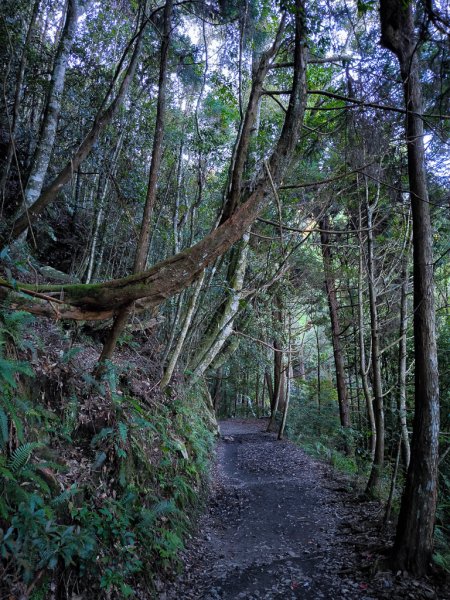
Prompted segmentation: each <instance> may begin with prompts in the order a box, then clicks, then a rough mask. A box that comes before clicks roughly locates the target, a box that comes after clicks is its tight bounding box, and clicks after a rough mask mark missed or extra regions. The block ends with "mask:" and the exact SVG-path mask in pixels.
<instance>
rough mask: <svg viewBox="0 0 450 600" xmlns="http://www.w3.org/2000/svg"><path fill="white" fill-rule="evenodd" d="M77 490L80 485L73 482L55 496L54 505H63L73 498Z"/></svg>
mask: <svg viewBox="0 0 450 600" xmlns="http://www.w3.org/2000/svg"><path fill="white" fill-rule="evenodd" d="M77 491H78V486H77V484H76V483H73V484H72V485H71V486H70V488H68V489H67V490H64V491H63V492H62V493H61V494H59V496H56V498H53V500H52V506H61V505H62V504H65V503H66V502H67V501H68V500H70V498H72V496H73V495H74V494H76V493H77Z"/></svg>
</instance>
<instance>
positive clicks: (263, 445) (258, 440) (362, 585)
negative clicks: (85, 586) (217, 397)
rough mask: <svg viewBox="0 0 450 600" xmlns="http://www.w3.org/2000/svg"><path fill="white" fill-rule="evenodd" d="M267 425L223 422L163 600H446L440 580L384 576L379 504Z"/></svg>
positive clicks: (386, 539) (386, 538) (448, 593)
mask: <svg viewBox="0 0 450 600" xmlns="http://www.w3.org/2000/svg"><path fill="white" fill-rule="evenodd" d="M266 426H267V421H266V420H253V421H239V420H229V421H222V422H221V424H220V427H221V436H222V437H221V440H220V441H219V443H218V447H217V458H216V462H215V466H214V468H213V475H212V482H211V494H210V499H209V504H208V507H207V510H206V512H205V514H204V516H203V517H202V519H201V523H200V527H199V531H198V533H197V535H196V536H194V538H193V539H192V540H191V542H190V543H189V544H188V547H187V549H186V551H185V552H184V555H183V561H184V573H183V574H182V575H181V576H179V577H178V578H176V579H175V580H174V581H172V582H170V583H163V582H159V584H160V585H159V589H160V592H159V595H158V598H159V600H175V599H177V600H194V599H195V600H215V599H224V600H225V599H230V600H231V599H237V598H242V599H249V600H250V599H255V600H256V599H267V600H270V599H284V600H290V599H298V598H301V599H304V600H315V599H317V600H320V599H323V600H341V599H342V600H343V599H346V600H353V599H359V600H372V599H377V598H389V599H392V600H397V599H405V598H408V599H414V600H420V599H426V598H428V599H439V600H447V599H450V591H449V590H448V588H446V586H445V583H444V582H436V581H432V580H428V579H427V580H420V581H419V580H415V579H414V578H412V577H410V576H408V574H406V573H397V574H394V573H392V572H391V571H389V570H388V569H387V568H383V566H382V565H383V563H384V561H385V557H386V555H385V554H384V552H385V550H386V548H387V547H388V546H389V543H390V541H391V540H390V537H389V536H383V535H382V534H381V533H380V528H379V523H380V521H381V519H382V514H383V511H382V506H381V505H380V504H379V503H378V502H361V501H359V500H358V499H357V498H356V495H355V490H354V489H353V488H352V486H351V482H350V480H349V479H347V478H346V477H345V476H344V475H342V474H339V473H336V472H335V471H334V470H333V468H332V467H331V466H330V465H327V464H325V463H322V462H319V461H317V460H314V459H313V458H311V457H310V456H308V455H307V454H305V452H304V451H303V450H302V449H301V448H299V447H297V446H295V445H294V444H293V443H291V442H289V441H281V442H279V441H277V440H276V436H275V434H272V433H266V432H265V428H266ZM391 529H392V528H391Z"/></svg>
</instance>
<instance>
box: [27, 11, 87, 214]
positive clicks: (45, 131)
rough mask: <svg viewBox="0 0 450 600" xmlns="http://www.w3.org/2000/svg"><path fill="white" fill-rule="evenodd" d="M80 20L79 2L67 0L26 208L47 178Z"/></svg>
mask: <svg viewBox="0 0 450 600" xmlns="http://www.w3.org/2000/svg"><path fill="white" fill-rule="evenodd" d="M77 19H78V0H68V3H67V12H66V20H65V23H64V29H63V32H62V35H61V39H60V41H59V44H58V49H57V51H56V56H55V62H54V65H53V72H52V78H51V81H50V89H49V92H48V96H47V101H46V105H45V109H44V116H43V120H42V125H41V130H40V133H39V137H38V141H37V145H36V150H35V152H34V156H33V159H32V161H31V169H30V173H29V176H28V180H27V184H26V186H25V191H24V195H25V199H24V200H25V207H26V209H28V208H29V207H30V206H32V205H33V204H34V202H36V200H37V199H38V198H39V196H40V193H41V191H42V187H43V185H44V180H45V177H46V175H47V170H48V165H49V163H50V158H51V155H52V151H53V146H54V143H55V138H56V127H57V125H58V118H59V112H60V109H61V101H62V96H63V92H64V82H65V78H66V69H67V65H68V63H69V56H70V52H71V50H72V45H73V41H74V38H75V33H76V28H77Z"/></svg>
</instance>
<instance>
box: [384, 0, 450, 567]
mask: <svg viewBox="0 0 450 600" xmlns="http://www.w3.org/2000/svg"><path fill="white" fill-rule="evenodd" d="M380 17H381V32H382V37H381V42H382V44H383V45H384V46H385V47H386V48H388V49H389V50H391V51H392V52H393V53H394V54H395V55H396V56H397V59H398V61H399V65H400V72H401V77H402V81H403V91H404V97H405V106H406V110H407V115H406V142H407V152H408V177H409V188H410V198H411V209H412V221H413V277H414V321H413V322H414V355H415V413H414V421H413V435H412V442H411V461H410V464H409V469H408V474H407V477H406V485H405V490H404V492H403V496H402V502H401V508H400V515H399V520H398V526H397V532H396V538H395V543H394V551H393V563H394V567H395V568H396V569H397V568H398V569H406V570H408V571H409V572H411V573H414V574H415V575H421V574H423V573H425V572H426V571H427V569H428V568H429V564H430V559H431V555H432V552H433V540H434V524H435V516H436V502H437V478H438V461H439V451H438V450H439V442H438V437H439V377H438V363H437V344H436V329H435V311H434V281H433V232H432V228H431V219H430V206H429V201H428V188H427V179H426V172H425V162H424V144H423V135H424V133H423V121H422V117H421V114H422V94H421V85H420V79H419V62H418V57H417V40H416V39H415V32H414V18H413V12H412V4H411V3H410V2H403V0H380Z"/></svg>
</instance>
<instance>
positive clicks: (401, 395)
mask: <svg viewBox="0 0 450 600" xmlns="http://www.w3.org/2000/svg"><path fill="white" fill-rule="evenodd" d="M406 235H407V236H408V239H407V242H406V247H405V249H404V255H403V260H402V272H401V275H400V277H401V282H402V283H401V285H402V287H401V290H400V330H399V339H400V341H399V344H398V417H399V423H400V430H401V441H402V453H403V462H404V465H405V469H406V470H408V467H409V463H410V460H411V446H410V443H409V433H408V420H407V412H406V374H407V369H406V359H407V347H406V335H407V332H408V288H409V285H408V284H409V269H408V264H409V254H410V249H411V234H410V230H409V229H408V231H407V232H406Z"/></svg>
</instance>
